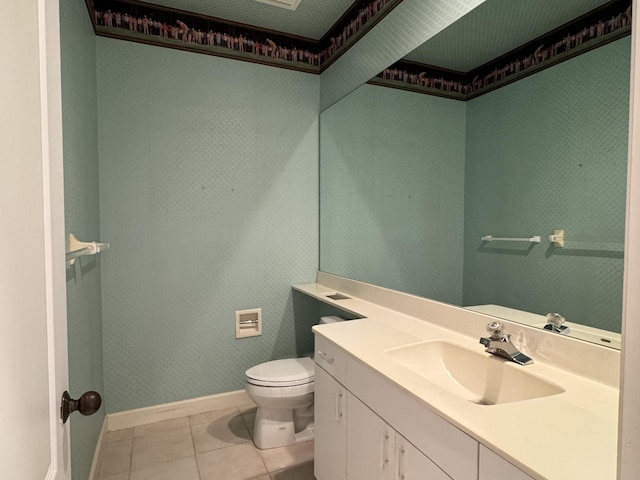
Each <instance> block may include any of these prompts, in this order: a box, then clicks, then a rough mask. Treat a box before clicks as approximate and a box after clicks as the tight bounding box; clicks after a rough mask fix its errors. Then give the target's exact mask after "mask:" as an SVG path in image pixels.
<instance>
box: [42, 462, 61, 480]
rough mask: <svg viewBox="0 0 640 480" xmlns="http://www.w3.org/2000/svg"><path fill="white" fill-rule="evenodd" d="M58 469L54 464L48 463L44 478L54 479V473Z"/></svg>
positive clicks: (47, 479) (46, 479)
mask: <svg viewBox="0 0 640 480" xmlns="http://www.w3.org/2000/svg"><path fill="white" fill-rule="evenodd" d="M57 473H58V471H57V470H56V468H55V467H54V465H49V470H47V474H46V475H45V476H44V480H56V474H57Z"/></svg>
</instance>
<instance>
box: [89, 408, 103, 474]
mask: <svg viewBox="0 0 640 480" xmlns="http://www.w3.org/2000/svg"><path fill="white" fill-rule="evenodd" d="M105 438H107V418H106V417H105V418H104V420H103V421H102V428H101V429H100V435H99V436H98V443H96V450H95V451H94V452H93V461H92V462H91V471H90V472H89V480H98V474H99V473H100V460H102V447H103V445H104V440H105Z"/></svg>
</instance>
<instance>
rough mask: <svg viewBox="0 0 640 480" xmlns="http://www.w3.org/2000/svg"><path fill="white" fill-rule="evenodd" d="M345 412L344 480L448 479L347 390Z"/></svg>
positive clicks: (448, 479)
mask: <svg viewBox="0 0 640 480" xmlns="http://www.w3.org/2000/svg"><path fill="white" fill-rule="evenodd" d="M347 411H348V412H349V414H348V417H347V430H348V435H347V453H348V455H347V479H348V480H450V477H448V476H447V475H446V474H445V473H444V472H443V471H442V470H440V469H439V468H438V467H437V466H436V465H435V464H434V463H433V462H432V461H431V460H429V459H428V458H427V456H426V455H424V454H423V453H422V452H420V451H419V450H418V449H417V448H415V447H414V446H413V445H412V444H411V443H409V442H408V441H407V439H405V438H404V437H403V436H402V435H400V434H399V433H398V432H396V431H395V430H394V429H393V428H392V427H391V426H390V425H389V424H388V423H387V422H385V421H384V420H382V419H381V418H380V417H379V416H378V415H376V414H375V413H374V412H373V411H372V410H371V409H370V408H369V407H367V406H366V405H365V404H364V403H362V402H361V401H360V400H358V399H357V398H356V397H355V396H354V395H352V394H351V393H348V394H347ZM318 480H320V479H318Z"/></svg>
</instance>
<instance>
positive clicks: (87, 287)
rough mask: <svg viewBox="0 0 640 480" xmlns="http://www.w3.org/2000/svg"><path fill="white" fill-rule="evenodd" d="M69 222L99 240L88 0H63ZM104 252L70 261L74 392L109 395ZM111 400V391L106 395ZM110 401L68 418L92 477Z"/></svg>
mask: <svg viewBox="0 0 640 480" xmlns="http://www.w3.org/2000/svg"><path fill="white" fill-rule="evenodd" d="M60 22H61V25H60V35H61V38H60V42H61V51H62V122H63V145H64V146H63V148H64V194H65V230H66V233H67V235H68V234H69V233H74V234H75V235H76V236H77V237H78V238H79V239H80V240H100V238H101V237H100V212H99V205H98V201H99V198H98V130H97V122H98V117H97V113H96V112H97V110H96V104H97V94H96V50H95V45H96V41H95V36H94V33H93V27H92V26H91V20H90V18H89V14H88V13H87V8H86V6H85V3H84V1H83V0H61V1H60ZM100 264H101V259H100V258H99V256H94V257H84V258H81V259H79V260H78V262H76V265H75V266H73V267H69V268H68V269H67V323H68V350H69V392H70V393H71V395H72V396H73V398H77V397H78V396H80V395H82V393H84V392H85V391H87V390H96V391H98V392H101V393H102V394H103V397H106V396H105V395H104V384H103V363H102V313H101V281H100ZM105 401H106V398H105ZM104 414H105V409H104V408H102V409H100V410H99V411H98V412H97V413H96V414H95V415H93V416H91V417H82V416H81V415H74V416H72V417H71V419H70V420H69V421H70V422H71V470H72V475H73V478H74V479H87V478H89V472H90V470H91V462H92V460H93V452H94V449H95V447H96V444H97V440H98V436H99V434H100V429H101V428H102V422H103V419H104Z"/></svg>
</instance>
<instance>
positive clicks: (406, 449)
mask: <svg viewBox="0 0 640 480" xmlns="http://www.w3.org/2000/svg"><path fill="white" fill-rule="evenodd" d="M396 452H397V453H396V455H397V472H398V473H397V475H396V478H397V479H398V480H451V477H449V475H447V474H446V473H444V472H443V471H442V470H441V469H440V468H439V467H438V466H437V465H436V464H435V463H433V462H432V461H431V460H429V458H428V457H427V456H426V455H425V454H423V453H422V452H421V451H420V450H418V449H417V448H416V447H414V446H413V445H412V444H411V443H409V442H408V441H407V439H406V438H404V437H403V436H402V435H400V434H399V433H396Z"/></svg>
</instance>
